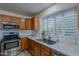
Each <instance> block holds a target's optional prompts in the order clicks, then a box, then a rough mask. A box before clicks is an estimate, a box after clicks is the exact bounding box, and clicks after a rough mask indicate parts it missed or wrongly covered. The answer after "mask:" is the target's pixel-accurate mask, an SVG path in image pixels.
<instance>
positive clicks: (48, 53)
mask: <svg viewBox="0 0 79 59" xmlns="http://www.w3.org/2000/svg"><path fill="white" fill-rule="evenodd" d="M50 55H51V54H50V52H48V51H46V50H45V49H41V56H50Z"/></svg>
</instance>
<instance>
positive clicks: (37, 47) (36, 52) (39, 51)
mask: <svg viewBox="0 0 79 59" xmlns="http://www.w3.org/2000/svg"><path fill="white" fill-rule="evenodd" d="M29 49H30V51H29V52H30V53H31V54H32V55H33V56H50V55H51V53H50V52H51V49H50V48H48V47H46V46H44V45H42V44H40V43H38V42H35V41H33V40H31V47H30V48H29Z"/></svg>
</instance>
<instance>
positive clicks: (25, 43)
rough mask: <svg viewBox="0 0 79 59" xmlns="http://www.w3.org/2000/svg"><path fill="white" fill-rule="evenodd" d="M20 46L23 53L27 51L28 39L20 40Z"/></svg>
mask: <svg viewBox="0 0 79 59" xmlns="http://www.w3.org/2000/svg"><path fill="white" fill-rule="evenodd" d="M20 44H21V50H22V51H25V50H27V49H28V39H26V38H22V39H21V43H20Z"/></svg>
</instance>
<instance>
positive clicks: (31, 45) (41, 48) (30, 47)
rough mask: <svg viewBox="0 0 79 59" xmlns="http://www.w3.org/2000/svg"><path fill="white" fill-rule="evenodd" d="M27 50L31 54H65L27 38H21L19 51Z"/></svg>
mask: <svg viewBox="0 0 79 59" xmlns="http://www.w3.org/2000/svg"><path fill="white" fill-rule="evenodd" d="M25 50H27V51H28V52H29V53H30V54H31V55H32V56H55V55H57V56H65V55H64V54H62V53H60V52H59V51H56V50H53V49H51V48H49V47H47V46H45V45H43V44H40V43H38V42H36V41H34V40H31V39H29V38H22V39H21V51H25Z"/></svg>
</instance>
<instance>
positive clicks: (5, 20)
mask: <svg viewBox="0 0 79 59" xmlns="http://www.w3.org/2000/svg"><path fill="white" fill-rule="evenodd" d="M2 20H3V22H11V21H12V17H11V16H6V15H3V16H2Z"/></svg>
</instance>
